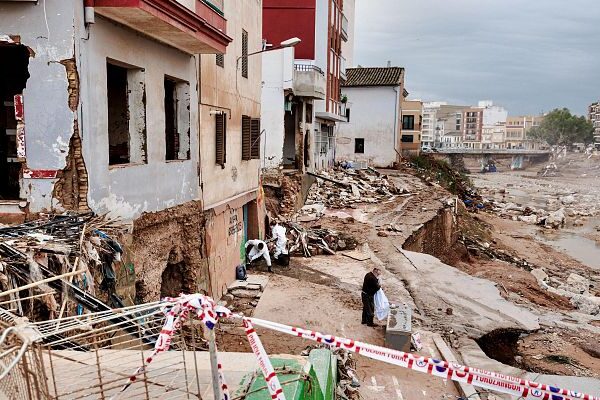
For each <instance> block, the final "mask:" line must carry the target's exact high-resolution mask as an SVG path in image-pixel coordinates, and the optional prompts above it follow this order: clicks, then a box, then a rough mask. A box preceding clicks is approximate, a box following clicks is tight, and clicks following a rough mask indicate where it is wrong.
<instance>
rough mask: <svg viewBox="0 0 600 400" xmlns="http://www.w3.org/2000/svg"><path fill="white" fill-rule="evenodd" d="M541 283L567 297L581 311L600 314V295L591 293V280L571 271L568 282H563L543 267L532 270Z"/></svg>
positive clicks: (549, 289) (545, 287) (547, 288)
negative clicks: (551, 275)
mask: <svg viewBox="0 0 600 400" xmlns="http://www.w3.org/2000/svg"><path fill="white" fill-rule="evenodd" d="M531 273H532V274H533V276H535V278H536V279H537V281H538V283H539V285H540V286H541V287H542V288H544V289H546V290H548V291H549V292H551V293H554V294H557V295H560V296H564V297H567V298H568V299H569V300H570V301H571V304H573V306H574V307H575V308H577V309H578V310H579V311H580V312H582V313H584V314H590V315H600V297H598V296H594V295H593V294H591V293H590V287H591V285H590V280H589V279H587V278H585V277H583V276H581V275H578V274H575V273H571V274H569V276H568V277H567V280H566V282H562V281H560V280H558V279H556V278H554V277H550V276H548V274H547V273H546V272H545V271H544V270H543V269H541V268H536V269H533V270H532V271H531Z"/></svg>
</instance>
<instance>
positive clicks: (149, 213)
mask: <svg viewBox="0 0 600 400" xmlns="http://www.w3.org/2000/svg"><path fill="white" fill-rule="evenodd" d="M261 13H262V8H261V2H260V1H244V2H232V1H228V2H223V1H210V2H209V1H194V0H180V1H175V0H161V1H156V0H140V1H136V2H131V1H114V0H86V1H85V2H84V1H83V0H69V1H61V2H41V3H40V2H29V1H5V2H0V58H1V59H2V60H3V62H2V65H1V66H0V70H1V72H2V74H1V75H0V96H1V97H2V106H3V109H2V112H1V113H0V114H1V116H0V172H1V173H0V176H1V177H0V179H2V182H0V187H1V188H2V190H1V193H0V217H1V218H2V220H3V221H13V222H14V221H22V220H25V219H27V218H30V216H32V215H34V214H38V213H43V212H62V211H65V210H67V211H69V210H74V211H93V212H95V213H98V214H108V215H109V216H110V217H111V218H117V219H119V220H121V221H124V222H126V223H128V224H130V225H131V229H130V234H129V235H128V236H127V237H125V238H122V240H123V242H124V245H125V246H126V248H127V249H128V250H130V251H129V253H130V255H129V257H128V260H127V262H128V267H129V268H133V269H134V270H135V288H136V296H138V297H139V298H140V299H142V300H152V299H157V298H158V297H159V296H160V295H166V294H170V295H172V294H178V293H175V292H177V291H178V290H185V291H198V290H200V291H205V292H207V293H209V294H211V295H213V296H220V295H221V294H222V292H223V290H224V289H225V287H226V286H227V284H228V283H229V282H231V281H232V280H234V279H235V267H236V266H237V265H238V264H239V263H240V262H241V260H243V256H244V255H243V244H244V242H245V240H246V238H250V237H253V238H255V237H259V236H261V235H262V234H263V230H264V221H263V218H262V215H263V211H262V208H263V206H262V200H261V198H262V196H261V191H260V190H259V170H260V162H259V160H258V159H259V156H260V155H259V147H258V146H257V145H255V144H254V142H255V141H256V139H257V138H258V137H259V136H260V91H261V85H260V82H261V64H260V62H259V60H252V59H251V58H248V57H246V55H247V54H248V53H250V52H253V51H257V50H260V48H261V36H262V26H261ZM242 94H243V95H242ZM253 139H254V140H253Z"/></svg>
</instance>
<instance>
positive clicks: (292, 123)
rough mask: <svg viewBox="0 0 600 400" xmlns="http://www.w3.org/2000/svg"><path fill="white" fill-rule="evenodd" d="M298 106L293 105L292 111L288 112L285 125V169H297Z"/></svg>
mask: <svg viewBox="0 0 600 400" xmlns="http://www.w3.org/2000/svg"><path fill="white" fill-rule="evenodd" d="M297 108H298V107H297V105H296V104H292V111H286V113H285V118H284V121H283V124H284V126H285V136H284V139H283V167H284V168H288V169H290V168H296V126H297V118H296V110H297Z"/></svg>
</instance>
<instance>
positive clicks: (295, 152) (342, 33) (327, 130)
mask: <svg viewBox="0 0 600 400" xmlns="http://www.w3.org/2000/svg"><path fill="white" fill-rule="evenodd" d="M346 7H348V9H349V10H350V11H351V12H350V14H349V16H350V17H351V18H353V15H354V11H353V10H354V0H301V1H297V0H294V1H291V0H283V1H282V0H265V1H264V2H263V36H264V39H265V41H266V44H267V46H269V47H271V46H272V47H271V48H272V49H273V51H268V52H267V53H265V54H264V55H263V95H262V119H263V123H264V137H263V138H262V139H263V142H262V148H263V167H264V168H267V169H268V168H278V167H283V168H284V169H295V170H299V171H305V170H309V171H318V170H323V169H328V168H330V167H332V166H333V165H334V162H335V152H336V143H335V137H336V132H337V130H338V127H339V123H340V122H343V121H346V120H347V118H346V100H345V98H344V97H343V95H342V93H341V83H342V82H343V80H344V79H345V69H346V60H345V58H344V55H343V52H342V48H343V47H342V45H343V44H344V45H345V46H344V48H345V49H346V50H347V51H348V52H349V53H352V52H351V50H353V49H351V50H349V49H350V47H351V46H353V43H354V42H353V33H352V32H351V31H350V28H351V27H353V26H354V25H353V24H351V23H350V21H349V19H348V16H346V13H345V9H346ZM291 38H299V39H300V40H301V41H300V43H298V44H297V45H296V46H295V48H293V49H292V48H284V49H279V50H275V49H276V48H277V47H278V46H281V44H282V43H285V41H286V40H288V39H291ZM350 39H351V40H350ZM269 47H267V49H269Z"/></svg>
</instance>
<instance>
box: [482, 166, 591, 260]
mask: <svg viewBox="0 0 600 400" xmlns="http://www.w3.org/2000/svg"><path fill="white" fill-rule="evenodd" d="M471 178H472V180H473V182H474V184H475V186H476V187H478V188H480V189H484V188H485V189H493V190H496V193H493V194H492V195H491V197H493V198H495V199H496V200H502V201H508V202H512V203H515V204H517V205H519V206H524V207H527V206H528V207H532V208H544V209H546V210H556V209H558V208H560V207H565V206H564V205H561V204H560V203H559V204H553V205H549V200H550V201H552V199H557V198H560V196H561V195H565V194H569V193H574V194H575V196H576V197H577V196H582V195H585V196H586V199H588V201H589V199H590V197H589V196H590V194H591V196H592V197H591V199H592V201H594V200H595V202H596V205H597V204H599V203H600V196H596V195H595V194H596V193H597V189H598V188H600V179H599V180H598V182H589V181H587V180H586V182H585V183H584V182H579V181H578V179H577V178H570V179H566V178H565V179H564V180H562V179H561V178H560V177H557V178H554V179H553V180H538V179H532V176H531V173H527V172H517V171H512V172H504V173H497V174H485V175H482V174H473V175H472V176H471ZM596 185H597V186H596ZM594 186H595V187H594ZM501 191H503V192H504V193H502V194H500V192H501ZM484 196H486V197H487V195H484ZM566 208H567V209H569V208H574V209H580V210H581V209H583V210H585V209H586V208H587V206H586V204H573V205H567V206H566ZM575 220H578V222H579V223H581V224H582V225H579V224H578V226H574V224H573V222H574V221H575ZM532 228H533V227H532ZM599 230H600V216H598V215H596V216H587V217H568V218H567V224H566V226H565V228H563V229H560V230H549V229H543V228H537V227H536V229H535V230H534V232H535V235H534V237H535V238H536V239H537V240H539V241H541V242H543V243H545V244H547V245H549V246H552V247H554V248H555V249H557V250H560V251H561V252H564V253H565V254H567V255H569V256H571V257H572V258H574V259H575V260H577V261H579V262H581V263H583V264H585V265H587V266H589V267H591V268H594V269H596V270H598V271H600V243H599V242H598V241H596V240H593V239H594V238H596V239H599V238H600V231H599Z"/></svg>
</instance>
